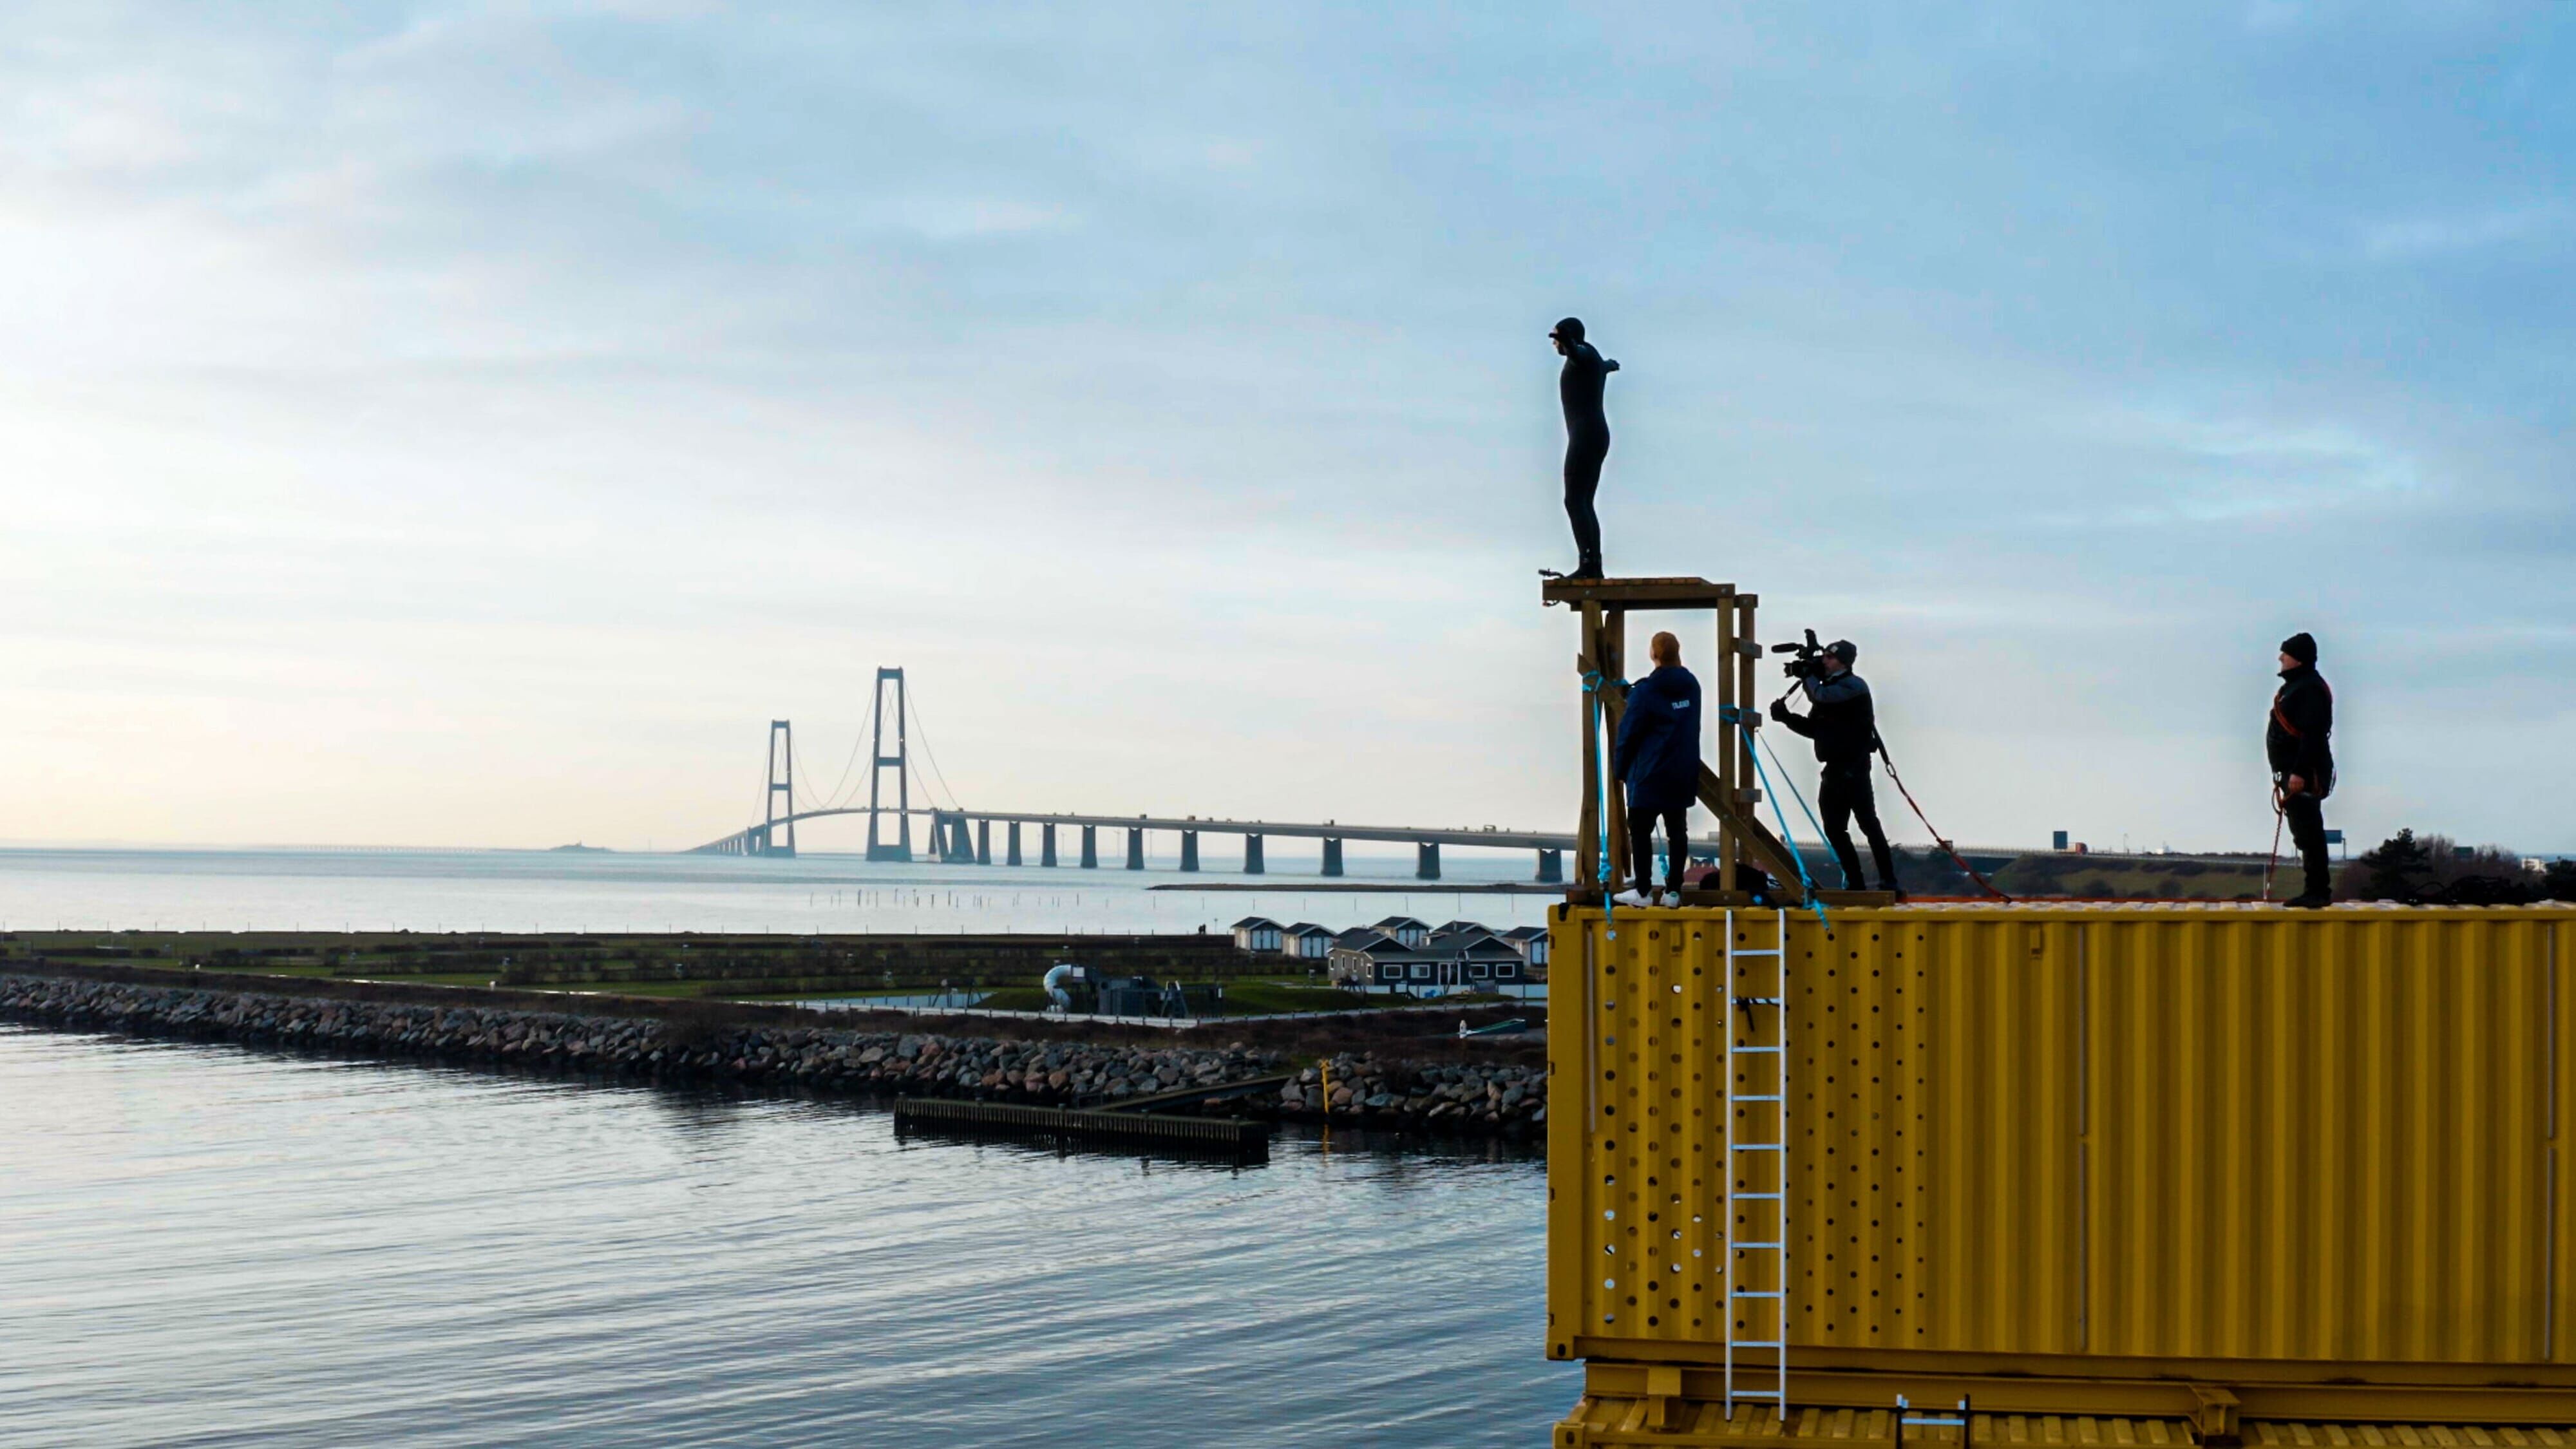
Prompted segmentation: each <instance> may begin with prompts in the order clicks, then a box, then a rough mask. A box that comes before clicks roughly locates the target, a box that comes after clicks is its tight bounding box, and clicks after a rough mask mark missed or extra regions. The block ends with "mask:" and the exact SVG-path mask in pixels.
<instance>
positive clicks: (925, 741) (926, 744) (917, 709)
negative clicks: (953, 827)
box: [904, 693, 966, 810]
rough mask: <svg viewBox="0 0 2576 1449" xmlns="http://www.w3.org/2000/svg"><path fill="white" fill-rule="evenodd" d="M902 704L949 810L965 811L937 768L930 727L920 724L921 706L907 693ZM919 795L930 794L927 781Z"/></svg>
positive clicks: (943, 774) (943, 772) (937, 760)
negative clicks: (910, 712) (918, 737)
mask: <svg viewBox="0 0 2576 1449" xmlns="http://www.w3.org/2000/svg"><path fill="white" fill-rule="evenodd" d="M904 703H905V705H906V707H908V708H909V709H910V710H911V711H912V727H913V730H914V731H915V732H916V733H918V734H919V735H920V736H921V753H922V754H923V755H925V756H927V757H928V758H929V760H930V771H931V773H932V774H934V775H937V776H938V777H939V788H940V789H941V790H943V791H946V792H947V795H948V808H949V809H951V810H963V809H965V808H966V807H965V805H964V804H963V803H962V802H961V801H959V800H958V798H957V791H956V790H955V789H954V788H953V787H951V786H950V785H949V783H948V775H947V772H945V771H943V770H941V769H940V768H939V752H938V751H937V750H934V749H932V748H931V747H930V727H929V726H927V725H925V724H923V723H922V722H921V706H920V705H919V704H918V703H915V702H914V701H913V699H912V696H911V695H910V694H909V693H907V694H906V695H905V696H904ZM914 778H916V779H919V778H920V772H919V771H915V772H914ZM921 793H923V794H924V795H927V794H929V793H930V782H929V781H928V780H922V788H921Z"/></svg>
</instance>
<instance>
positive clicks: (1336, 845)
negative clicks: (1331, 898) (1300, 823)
mask: <svg viewBox="0 0 2576 1449" xmlns="http://www.w3.org/2000/svg"><path fill="white" fill-rule="evenodd" d="M1341 873H1342V843H1341V842H1340V841H1338V840H1335V839H1333V838H1331V837H1330V836H1327V837H1325V839H1324V874H1326V875H1328V876H1329V875H1340V874H1341Z"/></svg>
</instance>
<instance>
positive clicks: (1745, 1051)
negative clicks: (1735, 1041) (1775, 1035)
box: [1727, 1046, 1782, 1056]
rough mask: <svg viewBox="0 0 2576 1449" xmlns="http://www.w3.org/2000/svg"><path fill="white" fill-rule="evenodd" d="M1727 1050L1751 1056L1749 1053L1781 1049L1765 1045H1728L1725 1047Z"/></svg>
mask: <svg viewBox="0 0 2576 1449" xmlns="http://www.w3.org/2000/svg"><path fill="white" fill-rule="evenodd" d="M1727 1050H1728V1051H1731V1052H1734V1053H1736V1054H1737V1055H1739V1056H1751V1055H1753V1054H1754V1053H1755V1052H1777V1051H1780V1050H1782V1049H1781V1048H1779V1047H1766V1046H1730V1047H1728V1048H1727Z"/></svg>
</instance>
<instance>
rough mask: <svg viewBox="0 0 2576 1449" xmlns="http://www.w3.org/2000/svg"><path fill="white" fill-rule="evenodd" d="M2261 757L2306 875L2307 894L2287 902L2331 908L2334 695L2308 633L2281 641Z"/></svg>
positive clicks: (2301, 893) (2313, 640) (2302, 892)
mask: <svg viewBox="0 0 2576 1449" xmlns="http://www.w3.org/2000/svg"><path fill="white" fill-rule="evenodd" d="M2263 753H2264V755H2265V756H2266V757H2267V758H2268V759H2269V760H2270V761H2271V763H2272V798H2273V800H2274V801H2275V802H2276V803H2278V805H2279V806H2280V810H2281V815H2282V817H2283V818H2284V819H2286V820H2288V821H2289V822H2290V840H2291V842H2292V843H2293V844H2295V845H2296V846H2297V847H2298V850H2299V863H2300V865H2302V866H2303V867H2305V868H2306V871H2307V889H2305V890H2303V891H2301V892H2300V893H2299V894H2297V895H2295V896H2293V897H2291V898H2290V900H2289V902H2288V903H2289V904H2290V905H2293V906H2298V907H2301V908H2303V909H2308V910H2314V909H2316V908H2317V907H2319V906H2329V905H2332V904H2334V872H2333V870H2332V869H2331V868H2330V867H2329V866H2328V865H2327V864H2326V797H2327V796H2328V795H2331V794H2333V793H2334V690H2332V689H2331V688H2329V687H2327V685H2326V679H2325V676H2324V675H2322V674H2319V673H2317V641H2316V640H2315V639H2314V638H2313V637H2311V636H2309V635H2307V634H2303V633H2302V634H2293V635H2291V636H2290V637H2289V638H2287V639H2284V640H2282V641H2281V688H2280V690H2279V691H2278V692H2277V693H2275V694H2274V695H2273V696H2272V713H2271V716H2270V717H2269V718H2268V719H2266V720H2265V721H2264V725H2263Z"/></svg>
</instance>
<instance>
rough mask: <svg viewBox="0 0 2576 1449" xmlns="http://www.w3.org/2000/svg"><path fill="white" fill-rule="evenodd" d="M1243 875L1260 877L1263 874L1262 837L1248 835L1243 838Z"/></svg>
mask: <svg viewBox="0 0 2576 1449" xmlns="http://www.w3.org/2000/svg"><path fill="white" fill-rule="evenodd" d="M1243 873H1244V874H1245V875H1259V874H1261V873H1262V872H1261V837H1260V836H1258V835H1247V836H1245V837H1243Z"/></svg>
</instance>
